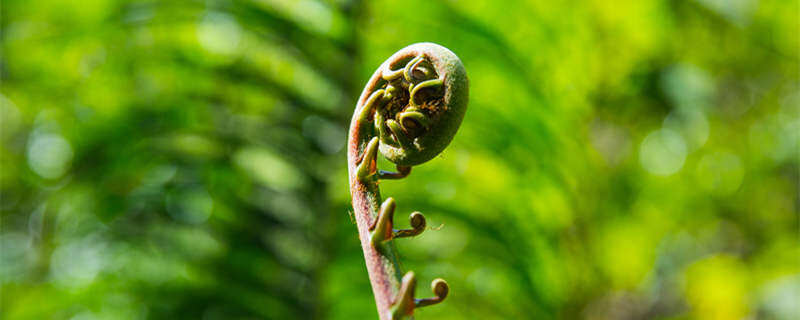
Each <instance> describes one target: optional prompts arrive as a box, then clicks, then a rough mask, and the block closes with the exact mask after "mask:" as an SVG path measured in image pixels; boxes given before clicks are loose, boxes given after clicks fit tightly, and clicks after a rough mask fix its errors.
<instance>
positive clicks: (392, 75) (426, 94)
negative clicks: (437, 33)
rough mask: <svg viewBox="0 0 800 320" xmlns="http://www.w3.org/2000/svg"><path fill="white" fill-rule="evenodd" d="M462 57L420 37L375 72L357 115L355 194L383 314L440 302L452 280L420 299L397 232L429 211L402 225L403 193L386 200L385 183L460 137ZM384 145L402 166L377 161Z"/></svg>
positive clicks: (399, 315)
mask: <svg viewBox="0 0 800 320" xmlns="http://www.w3.org/2000/svg"><path fill="white" fill-rule="evenodd" d="M468 89H469V87H468V80H467V75H466V71H465V70H464V66H463V65H462V64H461V60H459V59H458V57H457V56H456V55H455V54H454V53H453V52H451V51H450V50H448V49H447V48H445V47H442V46H440V45H437V44H433V43H418V44H413V45H410V46H408V47H406V48H403V49H401V50H400V51H398V52H397V53H395V54H394V55H392V56H391V57H390V58H389V59H388V60H386V61H385V62H384V63H383V65H381V66H380V67H379V68H378V69H377V70H376V71H375V73H374V74H373V75H372V77H371V78H370V80H369V82H368V83H367V85H366V87H365V88H364V91H363V92H362V93H361V97H360V98H359V100H358V104H357V105H356V109H355V112H354V113H353V119H352V121H351V122H350V134H349V138H348V139H349V141H348V151H347V159H348V169H349V172H350V173H349V179H350V194H351V196H352V200H353V210H354V213H355V217H356V224H357V225H358V231H359V238H360V239H361V247H362V249H363V251H364V260H365V261H366V264H367V271H368V273H369V278H370V283H371V284H372V291H373V294H374V295H375V303H376V306H377V308H378V314H379V316H380V319H381V320H395V319H403V318H409V317H412V316H413V314H414V309H415V308H419V307H424V306H428V305H432V304H436V303H439V302H441V301H442V300H444V298H445V297H447V294H448V292H449V287H448V285H447V282H445V281H444V280H442V279H436V280H434V281H433V283H432V284H431V289H432V290H433V293H434V296H435V297H433V298H425V299H415V298H414V291H415V288H416V282H417V281H416V276H415V274H414V272H411V271H409V272H407V273H405V274H404V275H403V276H402V277H401V274H400V269H399V261H398V258H397V252H396V249H395V246H394V242H393V241H392V240H393V239H396V238H403V237H413V236H416V235H418V234H420V233H422V231H424V229H425V226H426V222H425V216H423V215H422V213H419V212H413V213H412V214H411V216H410V224H411V229H402V230H397V229H394V227H393V225H394V221H393V218H394V210H395V206H396V205H395V201H394V199H393V198H387V199H386V200H385V201H383V202H381V195H380V190H379V188H378V183H379V181H380V180H385V179H401V178H404V177H406V176H408V175H409V174H410V173H411V167H412V166H415V165H420V164H422V163H425V162H427V161H429V160H431V159H432V158H434V157H435V156H436V155H438V154H439V153H441V152H442V151H443V150H444V149H445V148H446V147H447V145H448V144H450V141H451V140H452V139H453V136H454V135H455V133H456V131H457V130H458V127H459V126H460V124H461V120H462V119H463V117H464V113H465V111H466V108H467V100H468ZM378 152H380V153H381V154H382V155H383V156H384V157H385V158H386V159H388V160H389V161H391V162H392V163H394V164H395V166H396V169H397V171H396V172H391V171H384V170H378V169H377V156H378Z"/></svg>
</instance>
